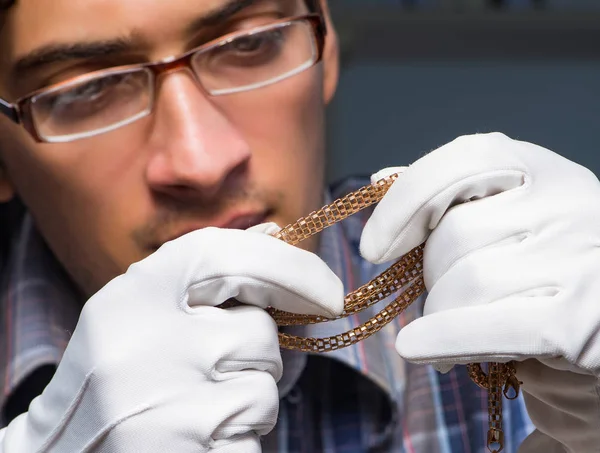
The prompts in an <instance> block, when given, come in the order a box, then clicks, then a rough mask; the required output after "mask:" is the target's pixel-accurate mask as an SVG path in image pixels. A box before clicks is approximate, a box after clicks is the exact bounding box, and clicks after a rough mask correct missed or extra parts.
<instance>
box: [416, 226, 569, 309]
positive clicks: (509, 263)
mask: <svg viewBox="0 0 600 453" xmlns="http://www.w3.org/2000/svg"><path fill="white" fill-rule="evenodd" d="M511 239H513V240H517V239H519V238H511ZM532 240H533V239H532ZM534 247H537V246H536V245H534ZM529 250H530V248H529V247H528V244H527V243H526V241H525V242H506V243H503V244H501V245H492V246H490V247H488V248H484V249H480V250H476V251H474V252H472V253H470V254H468V255H466V256H464V257H462V258H461V259H459V260H458V261H456V262H455V263H454V264H453V265H452V266H451V267H450V268H449V269H448V270H447V271H446V272H445V273H443V274H442V275H441V276H439V277H438V276H436V279H435V280H434V279H433V278H432V277H431V276H430V277H429V279H427V278H426V286H427V288H428V291H429V293H428V295H427V300H426V302H425V306H424V314H425V315H429V314H433V313H437V312H440V311H445V310H452V309H458V308H465V307H471V306H477V305H487V304H494V303H496V302H497V301H499V300H503V299H507V298H509V297H515V296H519V297H521V298H523V300H524V301H527V299H526V298H530V299H531V300H535V299H533V297H534V296H536V297H538V296H552V295H555V294H557V293H558V292H559V291H560V290H561V276H562V275H564V273H563V272H562V270H561V268H562V263H560V262H557V261H556V260H555V259H552V256H547V254H544V253H541V254H540V253H538V254H537V255H536V254H532V253H531V252H530V251H529ZM432 259H434V258H432ZM428 280H429V281H428ZM457 304H459V305H458V306H457Z"/></svg>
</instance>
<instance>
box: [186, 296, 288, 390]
mask: <svg viewBox="0 0 600 453" xmlns="http://www.w3.org/2000/svg"><path fill="white" fill-rule="evenodd" d="M178 331H179V332H180V335H181V337H180V341H181V344H182V345H183V346H182V347H185V348H187V351H188V355H189V356H193V357H192V358H191V360H190V363H193V364H194V366H195V367H196V368H197V369H198V370H199V371H201V372H202V374H203V375H205V376H210V378H211V379H212V380H213V381H215V382H219V381H224V380H229V379H235V378H236V377H237V373H239V372H245V371H247V370H258V371H264V372H266V373H268V374H270V375H271V376H272V377H273V379H275V380H276V381H279V379H281V376H282V373H283V364H282V361H281V350H280V348H279V339H278V337H277V332H278V330H277V325H276V324H275V321H274V320H273V318H272V317H271V316H270V315H269V314H268V313H267V312H266V311H265V310H263V309H260V308H257V307H253V306H250V305H245V306H239V307H234V308H229V309H227V310H222V309H220V308H216V307H206V306H200V307H198V308H197V309H195V310H194V314H193V316H190V317H186V320H185V324H182V326H181V328H179V329H178ZM211 339H212V341H214V343H211ZM190 375H191V376H194V375H195V374H190ZM190 385H192V386H193V383H190Z"/></svg>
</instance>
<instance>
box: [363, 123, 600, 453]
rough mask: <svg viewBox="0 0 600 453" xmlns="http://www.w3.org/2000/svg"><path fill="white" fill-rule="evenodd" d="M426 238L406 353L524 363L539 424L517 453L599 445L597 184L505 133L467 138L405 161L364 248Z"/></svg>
mask: <svg viewBox="0 0 600 453" xmlns="http://www.w3.org/2000/svg"><path fill="white" fill-rule="evenodd" d="M394 171H396V169H387V170H384V171H382V172H380V173H379V174H377V175H375V176H374V179H379V178H380V177H383V176H385V175H387V174H390V173H393V172H394ZM426 239H427V243H426V245H425V250H424V280H425V285H426V288H427V290H428V293H429V294H428V296H427V299H426V302H425V307H424V316H423V317H422V318H420V319H418V320H416V321H414V322H412V323H411V324H409V325H408V326H407V327H405V328H404V329H403V330H402V331H401V332H400V334H399V335H398V339H397V343H396V348H397V350H398V352H399V353H400V355H401V356H402V357H404V358H405V359H407V360H409V361H412V362H416V363H431V364H434V365H435V366H436V367H437V368H438V369H446V370H447V369H449V368H451V367H452V366H453V365H455V364H467V363H471V362H506V361H509V360H517V361H521V362H522V363H517V376H518V377H519V379H520V380H522V381H524V386H523V388H522V389H523V391H524V393H525V399H526V403H527V407H528V410H529V413H530V416H531V418H532V421H533V422H534V423H535V424H536V427H537V428H538V431H537V432H536V433H534V434H533V435H532V436H531V437H530V438H529V439H528V440H527V441H526V442H525V444H524V445H523V447H522V450H521V451H522V452H525V451H527V452H534V451H535V452H542V451H543V452H558V451H561V452H563V451H568V452H577V453H580V452H581V453H591V452H600V386H599V380H598V377H599V376H600V184H599V182H598V179H597V178H596V177H595V176H594V175H593V174H592V172H590V171H589V170H587V169H585V168H584V167H581V166H580V165H577V164H575V163H573V162H571V161H569V160H567V159H565V158H563V157H561V156H559V155H557V154H555V153H553V152H551V151H548V150H546V149H544V148H541V147H539V146H536V145H533V144H529V143H524V142H519V141H515V140H511V139H509V138H508V137H506V136H504V135H502V134H489V135H475V136H467V137H461V138H459V139H457V140H455V141H453V142H452V143H450V144H448V145H446V146H443V147H442V148H440V149H438V150H436V151H434V152H432V153H430V154H429V155H427V156H425V157H423V158H421V159H420V160H418V161H417V162H415V163H414V164H413V165H411V166H410V167H408V168H407V169H405V170H404V172H403V173H402V175H401V176H400V178H399V179H398V180H397V181H396V182H395V183H394V185H393V186H392V187H391V188H390V190H389V191H388V193H387V194H386V196H385V197H384V199H383V200H382V201H381V203H380V204H379V205H378V206H377V208H376V209H375V211H374V213H373V215H372V217H371V219H370V220H369V222H368V223H367V225H366V227H365V229H364V232H363V236H362V239H361V253H362V254H363V256H364V257H365V258H366V259H368V260H369V261H372V262H375V263H381V262H385V261H388V260H392V259H395V258H398V257H400V256H401V255H403V254H404V253H406V252H407V251H409V250H410V249H411V248H413V247H415V246H416V245H418V244H420V243H422V242H423V241H424V240H426ZM527 359H535V360H527Z"/></svg>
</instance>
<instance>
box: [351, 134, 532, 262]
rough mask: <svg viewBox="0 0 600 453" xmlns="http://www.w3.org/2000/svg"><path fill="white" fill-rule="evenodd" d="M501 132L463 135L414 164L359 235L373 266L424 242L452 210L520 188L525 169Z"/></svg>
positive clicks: (512, 145) (367, 257)
mask: <svg viewBox="0 0 600 453" xmlns="http://www.w3.org/2000/svg"><path fill="white" fill-rule="evenodd" d="M515 143H516V142H514V141H511V140H510V139H509V138H508V137H506V136H504V135H502V134H489V135H480V136H479V135H478V136H471V137H462V138H459V139H456V140H455V141H453V142H451V143H449V144H447V145H445V146H443V147H442V148H440V149H438V150H436V151H434V152H432V153H430V154H428V155H427V156H425V157H423V158H421V159H419V160H418V161H416V162H415V163H414V164H412V165H411V166H410V167H409V168H407V169H406V171H404V172H403V174H402V175H401V176H400V177H399V178H398V180H396V182H395V183H394V184H393V186H392V187H391V188H390V189H389V191H388V193H387V194H386V195H385V196H384V198H383V200H381V202H380V203H379V205H378V206H377V207H376V208H375V210H374V212H373V214H372V216H371V218H370V219H369V221H368V222H367V224H366V226H365V229H364V231H363V234H362V237H361V244H360V250H361V253H362V255H363V256H364V257H365V258H366V259H367V260H369V261H371V262H374V263H382V262H385V261H389V260H391V259H394V258H398V257H400V256H402V255H404V254H405V253H406V252H408V251H409V250H411V249H412V248H413V247H415V246H417V245H419V244H421V243H422V242H423V241H425V240H426V239H427V237H428V236H429V233H430V232H431V231H432V230H433V229H435V228H436V227H437V225H438V224H439V222H440V220H441V219H442V217H443V216H444V214H445V213H446V212H447V211H448V209H450V208H451V207H452V206H455V205H457V204H459V203H463V202H465V201H468V200H473V199H481V198H485V197H490V196H493V195H497V194H500V193H502V192H506V191H509V190H512V189H516V188H519V187H522V186H523V185H524V184H525V182H526V180H527V178H528V177H527V172H528V169H527V167H526V165H525V164H524V163H523V162H521V160H520V159H518V158H517V157H516V156H515V153H502V152H501V150H502V149H503V146H504V145H506V146H511V147H515V146H518V145H516V144H515Z"/></svg>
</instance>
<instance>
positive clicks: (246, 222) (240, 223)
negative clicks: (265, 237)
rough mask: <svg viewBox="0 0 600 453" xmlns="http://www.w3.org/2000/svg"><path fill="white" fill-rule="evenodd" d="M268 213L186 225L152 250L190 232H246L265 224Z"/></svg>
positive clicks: (240, 215)
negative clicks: (205, 230)
mask: <svg viewBox="0 0 600 453" xmlns="http://www.w3.org/2000/svg"><path fill="white" fill-rule="evenodd" d="M270 215H271V213H270V212H260V213H248V214H236V215H233V216H229V217H228V219H227V220H225V221H221V222H210V223H208V222H207V223H202V224H195V225H188V226H186V227H185V228H183V229H181V230H179V231H178V232H177V233H176V234H173V235H170V236H169V237H168V238H167V239H166V240H164V241H162V242H161V243H160V244H156V245H155V246H154V247H153V249H154V250H157V249H158V248H159V247H160V246H161V245H162V244H164V243H165V242H169V241H172V240H175V239H177V238H179V237H181V236H183V235H185V234H188V233H191V232H192V231H197V230H201V229H203V228H208V227H217V228H223V229H230V230H247V229H248V228H252V227H253V226H256V225H260V224H261V223H265V222H267V219H268V218H269V217H270Z"/></svg>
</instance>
